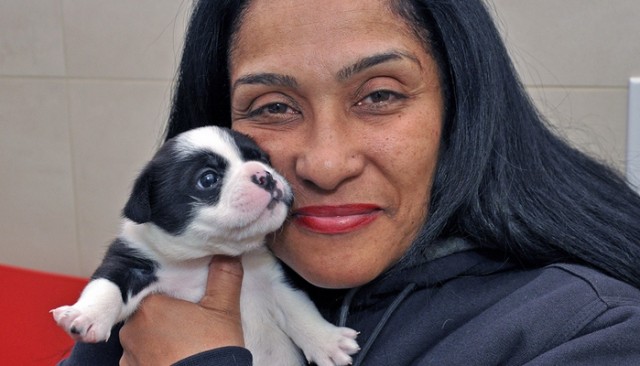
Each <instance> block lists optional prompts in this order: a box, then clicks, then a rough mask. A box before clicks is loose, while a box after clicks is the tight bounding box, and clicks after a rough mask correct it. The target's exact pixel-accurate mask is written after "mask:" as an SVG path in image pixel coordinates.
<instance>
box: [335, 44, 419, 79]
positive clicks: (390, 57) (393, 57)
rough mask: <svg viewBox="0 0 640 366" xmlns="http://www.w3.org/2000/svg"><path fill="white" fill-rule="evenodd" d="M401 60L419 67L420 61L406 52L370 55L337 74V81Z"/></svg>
mask: <svg viewBox="0 0 640 366" xmlns="http://www.w3.org/2000/svg"><path fill="white" fill-rule="evenodd" d="M402 59H408V60H410V61H412V62H414V63H416V64H418V66H421V64H420V61H418V59H417V58H416V57H415V56H413V55H410V54H408V53H406V52H401V51H390V52H384V53H378V54H375V55H371V56H367V57H363V58H361V59H359V60H358V61H356V62H354V63H353V64H351V65H349V66H347V67H345V68H343V69H342V70H340V71H339V72H338V74H337V79H338V80H340V81H344V80H347V79H349V78H350V77H351V76H353V75H355V74H357V73H359V72H362V71H364V70H366V69H368V68H371V67H373V66H376V65H379V64H383V63H385V62H390V61H397V60H402Z"/></svg>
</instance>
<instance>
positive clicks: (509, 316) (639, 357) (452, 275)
mask: <svg viewBox="0 0 640 366" xmlns="http://www.w3.org/2000/svg"><path fill="white" fill-rule="evenodd" d="M311 296H312V298H313V300H314V301H315V302H316V304H317V305H318V307H319V308H320V310H321V312H322V313H323V314H324V315H325V317H327V318H328V319H329V320H330V321H332V322H334V323H336V324H340V323H342V324H346V325H347V326H349V327H351V328H354V329H356V330H358V331H360V332H361V334H360V336H359V338H358V341H359V343H360V346H361V347H362V350H361V351H360V352H359V353H358V354H357V355H356V357H355V362H354V365H357V364H360V365H368V366H377V365H465V366H469V365H483V366H486V365H640V290H638V289H636V288H634V287H632V286H629V285H627V284H625V283H622V282H620V281H617V280H615V279H612V278H611V277H608V276H606V275H604V274H602V273H600V272H597V271H595V270H593V269H590V268H587V267H584V266H579V265H573V264H555V265H550V266H547V267H544V268H537V269H522V268H520V267H518V266H516V265H515V264H514V263H511V262H510V261H509V260H507V259H506V258H504V257H501V256H499V255H495V254H492V253H491V252H488V251H484V250H465V251H462V252H457V253H454V254H450V255H446V256H444V257H440V258H437V259H433V260H430V261H428V262H425V263H423V264H421V265H419V266H416V267H413V268H406V269H403V270H396V271H391V272H390V273H389V274H387V275H385V276H383V277H381V278H379V279H377V280H375V281H373V282H372V283H370V284H367V285H365V286H363V287H361V288H358V289H352V290H350V291H347V292H340V291H328V290H314V291H311ZM116 335H117V332H114V333H112V340H110V342H109V343H107V344H102V345H84V344H79V345H76V347H75V348H74V351H73V354H72V355H71V357H70V358H69V359H68V360H66V361H63V362H62V363H61V366H71V365H117V364H118V359H119V357H120V353H121V349H120V347H119V344H118V340H117V336H116ZM177 365H180V366H185V365H242V366H246V365H251V355H250V353H249V352H248V351H247V350H246V349H243V348H234V347H229V348H223V349H217V350H212V351H208V352H204V353H201V354H198V355H196V356H193V357H190V358H188V359H186V360H183V361H181V362H179V363H178V364H177Z"/></svg>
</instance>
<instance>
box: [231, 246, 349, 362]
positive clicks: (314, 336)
mask: <svg viewBox="0 0 640 366" xmlns="http://www.w3.org/2000/svg"><path fill="white" fill-rule="evenodd" d="M245 257H246V259H245ZM243 264H245V275H246V270H247V269H248V267H249V266H250V265H251V266H256V267H258V268H259V269H258V270H257V271H256V272H257V273H260V274H259V276H260V278H261V279H263V280H264V279H268V280H269V283H268V284H267V286H268V287H269V288H270V290H271V291H269V292H268V296H269V297H271V298H270V299H269V301H268V302H265V303H266V304H268V305H269V306H273V308H271V309H268V311H269V312H270V313H272V314H273V317H274V320H275V321H276V322H277V324H278V326H279V327H280V328H281V329H282V330H284V332H285V333H286V334H287V335H288V336H289V337H290V338H291V339H292V340H293V342H294V343H295V344H296V345H297V346H298V347H300V349H302V352H303V353H304V356H305V357H306V358H307V360H308V361H310V362H315V363H316V364H317V365H318V366H334V365H349V364H351V361H352V359H351V356H350V355H352V354H354V353H356V352H358V350H359V349H360V348H359V346H358V343H357V342H356V341H355V338H356V336H357V334H358V333H357V332H356V331H355V330H353V329H350V328H341V327H336V326H335V325H333V324H331V323H329V322H327V321H326V320H325V319H324V318H323V317H322V316H321V315H320V313H319V312H318V310H317V309H316V307H315V305H314V304H313V302H311V300H310V299H309V298H308V297H307V296H306V294H305V293H304V292H302V291H299V290H295V289H293V288H291V286H289V285H288V284H287V283H286V282H285V281H284V278H283V275H282V269H281V267H280V265H279V264H278V263H277V262H276V260H275V259H274V258H273V257H272V255H271V254H270V253H268V252H266V251H265V252H260V251H256V252H252V253H249V254H245V256H244V257H243ZM263 311H265V310H264V309H263ZM269 341H270V340H269V339H266V340H265V342H269Z"/></svg>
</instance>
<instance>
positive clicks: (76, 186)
mask: <svg viewBox="0 0 640 366" xmlns="http://www.w3.org/2000/svg"><path fill="white" fill-rule="evenodd" d="M190 7H191V3H190V1H189V0H134V1H131V0H112V1H101V0H0V262H1V263H8V264H14V265H20V266H25V267H31V268H37V269H43V270H49V271H56V272H63V273H69V274H77V275H83V276H86V275H88V274H90V273H91V271H92V270H93V268H95V266H96V265H97V263H98V261H99V259H100V257H101V255H102V254H103V252H104V249H105V247H106V245H108V243H109V241H110V240H111V239H112V237H113V235H115V234H116V232H117V230H118V222H119V213H120V209H121V207H122V205H123V204H124V202H125V199H126V196H127V194H128V190H129V188H130V186H131V181H132V180H133V178H134V177H135V174H136V172H137V170H138V169H139V168H140V167H141V166H142V164H143V163H144V161H145V160H146V159H148V158H149V157H150V155H151V154H152V152H153V150H154V149H155V148H156V147H157V144H158V142H159V139H160V136H161V133H162V125H163V123H164V121H165V119H166V116H167V109H168V105H169V100H170V95H171V83H172V79H173V76H174V73H175V69H176V65H177V62H178V59H179V54H180V47H181V43H182V41H181V40H182V36H183V32H184V27H185V17H186V15H187V14H188V11H189V10H190ZM493 7H494V11H495V13H496V17H497V19H498V21H499V23H500V28H501V29H502V31H503V34H504V36H505V38H506V40H507V42H508V46H509V49H510V52H512V54H513V55H514V57H515V60H516V64H517V67H518V70H519V72H520V73H521V74H522V76H523V78H524V80H525V82H526V84H527V86H528V88H529V90H530V91H531V93H532V95H533V96H534V98H535V100H536V102H537V103H538V105H539V106H540V107H541V109H542V110H543V111H544V113H545V114H546V115H547V116H549V118H550V120H551V121H552V122H553V123H554V124H555V125H556V126H558V128H559V129H560V132H561V133H563V134H565V135H567V136H569V137H570V138H571V139H572V140H573V141H575V142H576V143H577V144H578V145H580V146H582V147H584V148H585V149H587V150H588V151H590V152H593V153H595V154H598V156H600V157H602V158H603V159H605V160H607V161H610V162H612V163H613V164H614V165H616V166H617V167H618V168H620V169H624V166H625V164H624V151H625V146H626V118H627V81H628V79H629V77H631V76H634V75H635V76H640V42H638V41H637V38H638V36H637V35H638V34H640V22H639V21H638V20H639V19H640V1H637V0H608V1H600V0H563V1H557V0H536V1H530V0H495V1H494V6H493Z"/></svg>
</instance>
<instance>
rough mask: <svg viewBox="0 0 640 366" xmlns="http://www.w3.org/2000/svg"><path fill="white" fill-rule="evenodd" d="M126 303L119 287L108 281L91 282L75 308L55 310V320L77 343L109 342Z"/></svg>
mask: <svg viewBox="0 0 640 366" xmlns="http://www.w3.org/2000/svg"><path fill="white" fill-rule="evenodd" d="M123 307H124V303H123V302H122V295H121V293H120V288H118V286H117V285H116V284H115V283H113V282H111V281H109V280H107V279H104V278H100V279H95V280H92V281H91V282H89V284H88V285H87V287H85V289H84V290H83V291H82V295H80V299H78V301H77V302H76V303H75V304H74V305H72V306H61V307H59V308H57V309H54V310H51V312H52V313H53V317H54V319H55V320H56V322H57V323H58V325H59V326H60V327H62V328H63V329H64V330H65V331H66V332H67V333H69V335H70V336H71V337H73V338H74V339H75V340H77V341H81V342H88V343H95V342H100V341H106V340H107V339H109V336H110V334H111V328H112V327H113V325H114V324H115V323H116V322H117V321H118V318H119V317H120V314H121V312H122V310H123Z"/></svg>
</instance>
